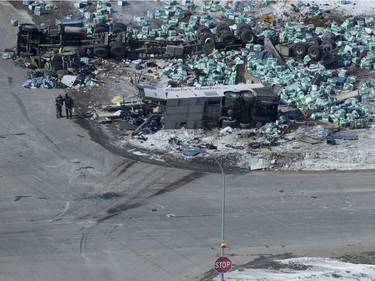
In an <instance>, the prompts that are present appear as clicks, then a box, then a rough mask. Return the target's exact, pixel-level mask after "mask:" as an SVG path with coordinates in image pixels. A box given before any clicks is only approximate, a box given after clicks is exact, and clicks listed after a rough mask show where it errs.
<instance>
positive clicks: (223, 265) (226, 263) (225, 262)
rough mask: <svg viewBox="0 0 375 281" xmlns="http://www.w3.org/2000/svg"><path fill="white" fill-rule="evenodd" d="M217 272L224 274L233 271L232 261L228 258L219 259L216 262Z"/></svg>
mask: <svg viewBox="0 0 375 281" xmlns="http://www.w3.org/2000/svg"><path fill="white" fill-rule="evenodd" d="M214 268H215V270H216V271H217V272H218V273H221V274H224V273H227V272H228V271H229V270H231V269H232V261H231V260H230V259H229V258H228V257H219V258H218V259H217V260H216V261H215V266H214Z"/></svg>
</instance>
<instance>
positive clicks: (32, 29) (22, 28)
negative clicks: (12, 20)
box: [18, 23, 38, 33]
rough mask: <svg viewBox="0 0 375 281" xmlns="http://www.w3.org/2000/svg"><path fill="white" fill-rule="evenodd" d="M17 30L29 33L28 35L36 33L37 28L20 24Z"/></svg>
mask: <svg viewBox="0 0 375 281" xmlns="http://www.w3.org/2000/svg"><path fill="white" fill-rule="evenodd" d="M18 28H19V30H20V31H23V32H29V33H32V32H36V31H38V28H36V26H35V25H34V24H32V23H24V24H21V25H20V26H19V27H18Z"/></svg>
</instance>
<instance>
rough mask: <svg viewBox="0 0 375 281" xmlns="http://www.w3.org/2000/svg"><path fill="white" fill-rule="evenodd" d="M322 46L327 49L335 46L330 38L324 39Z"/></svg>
mask: <svg viewBox="0 0 375 281" xmlns="http://www.w3.org/2000/svg"><path fill="white" fill-rule="evenodd" d="M321 46H322V48H327V49H328V50H329V51H331V50H333V49H335V48H336V42H335V41H334V40H332V39H326V40H323V42H322V45H321Z"/></svg>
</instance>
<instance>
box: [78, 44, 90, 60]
mask: <svg viewBox="0 0 375 281" xmlns="http://www.w3.org/2000/svg"><path fill="white" fill-rule="evenodd" d="M77 53H78V55H80V56H81V57H88V56H90V55H92V49H91V48H90V47H88V46H79V47H78V50H77Z"/></svg>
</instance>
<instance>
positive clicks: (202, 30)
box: [197, 25, 211, 36]
mask: <svg viewBox="0 0 375 281" xmlns="http://www.w3.org/2000/svg"><path fill="white" fill-rule="evenodd" d="M204 34H211V29H210V28H209V27H207V26H205V25H200V26H198V28H197V35H198V36H201V35H204Z"/></svg>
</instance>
